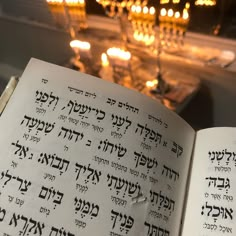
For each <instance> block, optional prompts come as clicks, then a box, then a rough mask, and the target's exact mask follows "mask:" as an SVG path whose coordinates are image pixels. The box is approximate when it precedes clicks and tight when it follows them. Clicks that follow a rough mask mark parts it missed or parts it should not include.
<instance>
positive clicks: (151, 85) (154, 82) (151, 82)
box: [146, 80, 158, 89]
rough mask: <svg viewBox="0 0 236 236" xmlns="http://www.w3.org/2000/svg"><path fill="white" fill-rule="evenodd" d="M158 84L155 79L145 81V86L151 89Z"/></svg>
mask: <svg viewBox="0 0 236 236" xmlns="http://www.w3.org/2000/svg"><path fill="white" fill-rule="evenodd" d="M157 84H158V81H157V80H152V81H147V82H146V86H147V87H148V88H149V89H153V88H154V87H156V86H157Z"/></svg>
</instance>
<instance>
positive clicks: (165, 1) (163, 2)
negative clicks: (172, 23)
mask: <svg viewBox="0 0 236 236" xmlns="http://www.w3.org/2000/svg"><path fill="white" fill-rule="evenodd" d="M160 3H161V4H167V3H169V0H161V2H160Z"/></svg>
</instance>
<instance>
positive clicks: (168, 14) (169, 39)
mask: <svg viewBox="0 0 236 236" xmlns="http://www.w3.org/2000/svg"><path fill="white" fill-rule="evenodd" d="M189 6H190V5H189V3H186V5H185V8H184V9H183V10H182V13H181V12H180V11H174V10H173V9H172V8H169V9H166V8H161V10H160V14H159V30H160V31H159V34H160V36H159V38H160V41H161V45H162V47H163V49H168V48H171V47H175V48H176V47H179V46H182V45H183V44H184V36H185V33H186V30H187V27H188V24H189Z"/></svg>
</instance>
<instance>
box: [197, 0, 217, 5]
mask: <svg viewBox="0 0 236 236" xmlns="http://www.w3.org/2000/svg"><path fill="white" fill-rule="evenodd" d="M195 5H196V6H198V5H200V6H203V5H205V6H214V5H216V0H196V1H195Z"/></svg>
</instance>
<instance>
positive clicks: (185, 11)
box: [183, 9, 189, 20]
mask: <svg viewBox="0 0 236 236" xmlns="http://www.w3.org/2000/svg"><path fill="white" fill-rule="evenodd" d="M188 18H189V14H188V11H187V10H186V9H184V10H183V19H184V20H187V19H188Z"/></svg>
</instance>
